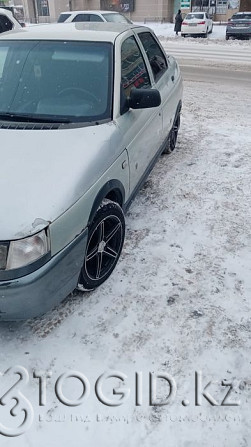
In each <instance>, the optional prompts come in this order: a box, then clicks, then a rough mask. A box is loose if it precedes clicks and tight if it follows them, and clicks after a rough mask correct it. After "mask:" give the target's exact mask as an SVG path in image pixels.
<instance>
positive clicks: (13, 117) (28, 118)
mask: <svg viewBox="0 0 251 447" xmlns="http://www.w3.org/2000/svg"><path fill="white" fill-rule="evenodd" d="M0 120H6V121H18V122H25V123H71V121H70V120H69V118H63V117H60V118H45V116H40V115H36V116H34V115H29V114H17V113H10V112H6V113H1V112H0Z"/></svg>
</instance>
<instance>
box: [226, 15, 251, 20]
mask: <svg viewBox="0 0 251 447" xmlns="http://www.w3.org/2000/svg"><path fill="white" fill-rule="evenodd" d="M231 20H251V14H236V15H233V17H232V19H231Z"/></svg>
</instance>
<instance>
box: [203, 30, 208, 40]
mask: <svg viewBox="0 0 251 447" xmlns="http://www.w3.org/2000/svg"><path fill="white" fill-rule="evenodd" d="M207 35H208V29H207V31H206V33H205V34H204V35H203V37H204V39H206V38H207Z"/></svg>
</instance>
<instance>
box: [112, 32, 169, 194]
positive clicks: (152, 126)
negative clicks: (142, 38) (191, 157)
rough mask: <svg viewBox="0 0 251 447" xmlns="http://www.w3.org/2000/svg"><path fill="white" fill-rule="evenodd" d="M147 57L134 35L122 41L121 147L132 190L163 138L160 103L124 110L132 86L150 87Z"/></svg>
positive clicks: (142, 176)
mask: <svg viewBox="0 0 251 447" xmlns="http://www.w3.org/2000/svg"><path fill="white" fill-rule="evenodd" d="M151 87H152V82H151V77H150V75H149V72H148V69H147V65H146V61H145V59H144V57H143V55H142V51H141V49H140V47H139V44H138V43H137V40H136V37H135V36H134V35H131V36H130V37H127V38H125V39H124V40H123V41H122V42H121V43H120V88H121V94H120V103H121V104H120V106H121V107H120V116H119V117H118V119H117V124H118V126H119V128H120V131H121V137H122V141H121V144H122V147H125V148H126V149H127V153H128V160H129V168H130V194H132V193H133V191H134V190H135V189H136V187H137V185H138V184H139V183H140V181H141V180H143V179H144V176H145V175H146V174H147V173H148V171H149V170H150V167H151V162H152V161H153V159H154V156H155V155H156V153H157V152H158V149H159V147H160V145H161V141H162V140H163V136H162V133H163V132H162V115H161V106H159V107H156V108H148V109H129V110H128V109H126V110H123V102H124V101H125V99H126V97H129V96H130V91H131V89H132V88H138V89H141V88H142V89H143V88H151Z"/></svg>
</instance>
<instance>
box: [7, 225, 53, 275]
mask: <svg viewBox="0 0 251 447" xmlns="http://www.w3.org/2000/svg"><path fill="white" fill-rule="evenodd" d="M49 251H50V240H49V237H48V235H47V232H46V230H42V231H40V232H39V233H37V234H34V235H33V236H30V237H26V238H25V239H18V240H16V241H11V242H10V245H9V250H8V256H7V264H6V270H12V269H17V268H20V267H24V266H26V265H28V264H31V263H33V262H35V261H37V260H38V259H40V258H42V257H43V256H44V255H46V254H47V253H48V252H49Z"/></svg>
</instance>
